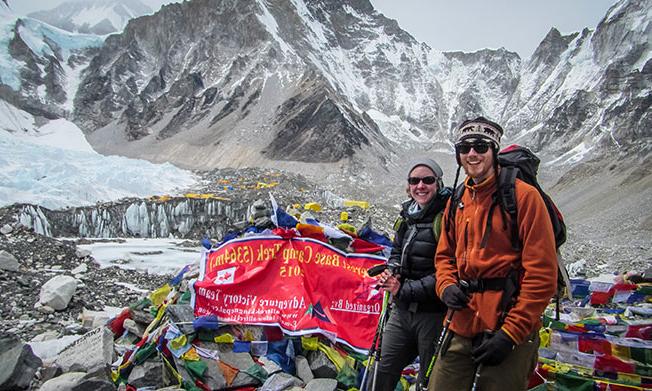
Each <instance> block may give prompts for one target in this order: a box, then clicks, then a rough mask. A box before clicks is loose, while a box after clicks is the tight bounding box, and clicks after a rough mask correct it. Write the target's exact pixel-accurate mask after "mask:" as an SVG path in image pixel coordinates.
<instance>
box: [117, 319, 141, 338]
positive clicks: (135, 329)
mask: <svg viewBox="0 0 652 391" xmlns="http://www.w3.org/2000/svg"><path fill="white" fill-rule="evenodd" d="M122 327H124V328H125V329H127V331H129V332H130V333H132V334H134V335H137V336H139V337H141V338H142V337H143V333H145V328H144V327H142V326H141V325H139V324H138V323H136V322H134V321H133V319H128V318H127V319H125V321H124V322H123V323H122Z"/></svg>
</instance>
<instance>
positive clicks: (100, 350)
mask: <svg viewBox="0 0 652 391" xmlns="http://www.w3.org/2000/svg"><path fill="white" fill-rule="evenodd" d="M54 362H55V364H56V365H58V366H60V367H61V368H62V369H63V371H64V372H68V371H71V370H80V371H85V372H90V371H93V370H96V369H97V368H98V367H104V366H106V365H110V364H111V363H112V362H113V333H112V332H111V330H109V329H107V328H106V327H98V328H96V329H94V330H91V331H89V332H88V333H86V334H84V335H83V336H82V337H81V338H79V339H78V340H76V341H75V342H73V343H72V344H70V345H69V346H68V347H67V348H65V349H64V350H63V351H62V352H61V353H59V355H58V356H57V358H56V359H55V361H54Z"/></svg>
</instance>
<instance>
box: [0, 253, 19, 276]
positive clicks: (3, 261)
mask: <svg viewBox="0 0 652 391" xmlns="http://www.w3.org/2000/svg"><path fill="white" fill-rule="evenodd" d="M19 267H20V264H19V263H18V260H17V259H16V257H14V256H13V255H12V254H11V253H9V252H7V251H5V250H0V270H7V271H10V272H17V271H18V268H19Z"/></svg>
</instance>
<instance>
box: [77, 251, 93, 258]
mask: <svg viewBox="0 0 652 391" xmlns="http://www.w3.org/2000/svg"><path fill="white" fill-rule="evenodd" d="M90 255H91V252H90V251H88V250H82V249H81V248H78V249H76V250H75V256H77V258H79V259H82V258H86V257H88V256H90Z"/></svg>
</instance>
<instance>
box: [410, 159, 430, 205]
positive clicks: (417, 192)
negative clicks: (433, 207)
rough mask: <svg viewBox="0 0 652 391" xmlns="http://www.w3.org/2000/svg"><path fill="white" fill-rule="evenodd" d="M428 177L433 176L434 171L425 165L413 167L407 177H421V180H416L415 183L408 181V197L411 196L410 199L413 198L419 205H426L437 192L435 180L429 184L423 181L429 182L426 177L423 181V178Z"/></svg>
mask: <svg viewBox="0 0 652 391" xmlns="http://www.w3.org/2000/svg"><path fill="white" fill-rule="evenodd" d="M428 177H435V173H434V172H432V170H431V169H429V168H428V167H426V166H416V167H414V169H412V171H410V174H409V176H408V178H422V180H420V181H418V183H416V184H410V183H409V182H408V187H409V191H410V197H412V199H414V200H415V201H416V202H417V204H419V206H421V207H424V206H425V205H427V204H428V202H430V200H431V199H432V197H434V196H435V194H437V181H436V180H435V181H434V182H433V183H430V184H428V183H425V182H429V180H428V179H426V180H425V182H424V180H423V178H428ZM408 180H409V179H408Z"/></svg>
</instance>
